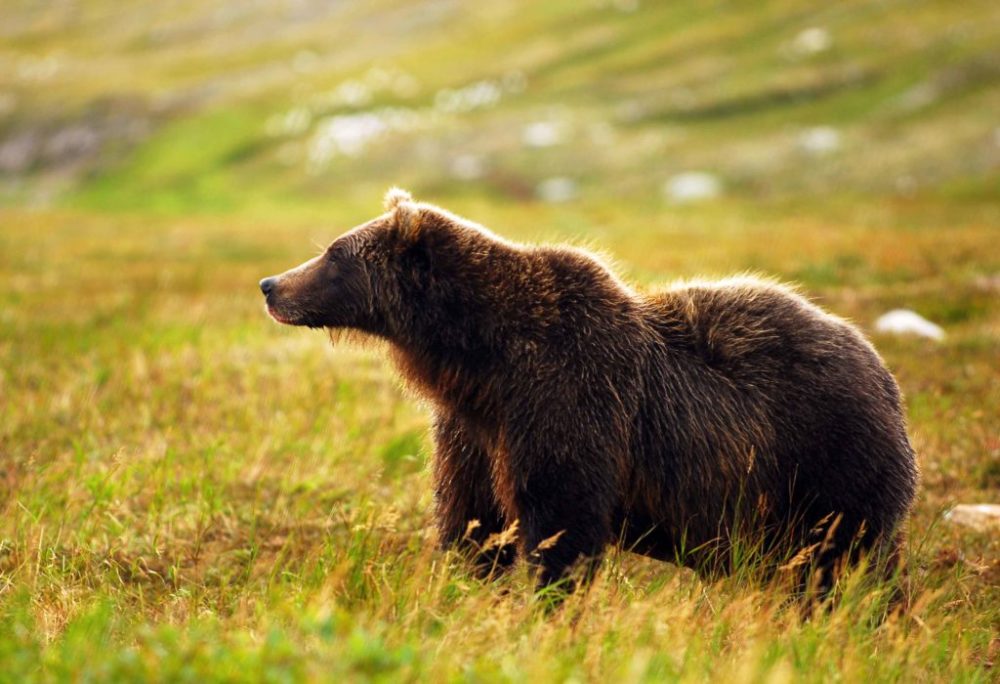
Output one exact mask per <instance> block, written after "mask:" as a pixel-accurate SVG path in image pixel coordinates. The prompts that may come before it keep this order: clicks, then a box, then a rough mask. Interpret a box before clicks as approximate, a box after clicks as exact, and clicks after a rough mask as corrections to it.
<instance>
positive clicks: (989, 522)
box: [944, 504, 1000, 532]
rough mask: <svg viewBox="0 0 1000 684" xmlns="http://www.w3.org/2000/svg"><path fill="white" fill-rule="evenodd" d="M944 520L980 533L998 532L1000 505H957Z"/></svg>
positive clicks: (999, 526) (999, 527)
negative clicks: (987, 531)
mask: <svg viewBox="0 0 1000 684" xmlns="http://www.w3.org/2000/svg"><path fill="white" fill-rule="evenodd" d="M944 519H945V520H947V521H948V522H951V523H954V524H956V525H962V526H963V527H971V528H972V529H974V530H978V531H980V532H984V531H986V530H1000V504H958V505H957V506H955V507H954V508H952V509H951V510H950V511H948V512H947V513H945V514H944Z"/></svg>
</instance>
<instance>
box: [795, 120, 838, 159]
mask: <svg viewBox="0 0 1000 684" xmlns="http://www.w3.org/2000/svg"><path fill="white" fill-rule="evenodd" d="M799 147H800V148H802V150H803V151H804V152H807V153H808V154H811V155H813V156H815V157H822V156H825V155H827V154H830V153H832V152H836V151H837V150H839V149H840V131H838V130H837V129H836V128H833V127H832V126H814V127H813V128H807V129H806V130H804V131H802V133H801V134H800V135H799Z"/></svg>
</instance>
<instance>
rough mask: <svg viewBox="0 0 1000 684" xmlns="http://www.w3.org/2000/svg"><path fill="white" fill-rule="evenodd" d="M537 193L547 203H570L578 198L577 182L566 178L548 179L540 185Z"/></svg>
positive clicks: (555, 177)
mask: <svg viewBox="0 0 1000 684" xmlns="http://www.w3.org/2000/svg"><path fill="white" fill-rule="evenodd" d="M535 192H536V193H537V194H538V197H539V198H540V199H542V200H543V201H545V202H553V203H559V202H569V201H570V200H572V199H573V198H575V197H576V194H577V188H576V181H575V180H573V179H572V178H567V177H566V176H554V177H552V178H546V179H545V180H543V181H542V182H541V183H539V184H538V187H537V188H535Z"/></svg>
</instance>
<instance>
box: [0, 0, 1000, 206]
mask: <svg viewBox="0 0 1000 684" xmlns="http://www.w3.org/2000/svg"><path fill="white" fill-rule="evenodd" d="M3 14H4V18H3V21H2V22H0V203H2V204H7V205H31V206H52V205H55V206H60V205H70V206H80V207H88V208H95V209H128V210H156V211H166V212H181V211H185V212H186V211H213V212H214V211H219V210H222V211H230V210H258V211H260V210H268V209H274V210H278V211H282V210H285V209H287V208H290V207H317V208H321V207H322V206H324V205H329V204H331V203H343V202H345V201H347V202H349V201H350V200H351V198H352V197H354V196H356V195H358V194H359V193H360V194H369V193H375V194H378V193H381V191H382V190H384V188H385V187H386V186H387V185H389V184H392V183H399V184H404V185H408V186H410V187H411V188H412V189H414V190H415V191H416V192H417V193H419V194H421V195H424V196H433V197H435V198H441V197H446V196H453V195H484V196H491V197H497V198H501V199H509V200H530V199H541V200H544V201H550V202H571V201H573V200H575V199H577V198H580V197H583V196H586V197H588V198H590V197H593V198H607V199H617V198H627V199H630V200H632V201H637V202H650V203H653V202H657V203H659V202H664V201H666V202H674V203H682V202H687V201H694V200H698V199H708V198H711V197H714V196H718V195H725V196H734V197H749V198H785V197H803V198H812V197H818V196H820V195H830V194H833V195H859V194H860V195H867V194H875V195H879V196H902V197H915V196H917V197H919V196H926V195H931V196H935V197H948V198H952V199H960V200H963V201H965V200H976V201H982V200H995V199H997V198H1000V183H998V182H997V181H998V175H1000V117H998V112H1000V4H998V3H996V2H989V1H985V0H966V1H963V2H960V3H959V2H953V1H949V0H937V1H914V0H886V1H885V2H870V1H865V2H859V1H854V2H839V3H832V4H830V5H829V6H827V7H825V8H822V9H816V4H815V3H807V2H792V1H787V0H782V1H771V2H760V3H741V2H711V3H702V2H693V1H690V2H671V3H652V2H640V1H639V0H593V1H591V2H585V3H579V2H569V1H558V2H543V3H537V2H526V1H524V0H499V1H497V2H491V3H460V2H454V1H450V0H423V1H419V2H416V1H415V2H399V1H398V0H375V1H370V0H369V1H366V2H360V1H358V0H346V1H342V2H325V1H320V0H286V1H284V2H264V1H262V0H218V1H215V2H195V1H193V0H180V1H178V2H170V3H156V2H151V1H150V0H138V1H136V2H129V3H120V2H112V1H111V0H84V1H79V2H74V1H69V0H65V1H53V2H45V3H40V2H36V1H34V0H6V2H5V3H4V11H3Z"/></svg>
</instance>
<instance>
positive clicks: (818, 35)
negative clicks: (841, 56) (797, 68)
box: [790, 26, 833, 57]
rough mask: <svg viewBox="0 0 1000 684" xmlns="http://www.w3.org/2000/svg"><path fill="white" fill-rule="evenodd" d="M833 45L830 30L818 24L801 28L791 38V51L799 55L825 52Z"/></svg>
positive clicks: (805, 55)
mask: <svg viewBox="0 0 1000 684" xmlns="http://www.w3.org/2000/svg"><path fill="white" fill-rule="evenodd" d="M832 45H833V39H832V38H831V37H830V32H829V31H827V30H826V29H825V28H822V27H819V26H810V27H809V28H806V29H802V30H801V31H799V33H798V34H797V35H796V36H795V38H794V39H793V40H792V44H791V46H790V47H791V52H792V54H794V55H796V56H800V57H807V56H809V55H816V54H819V53H820V52H826V51H827V50H829V49H830V47H831V46H832Z"/></svg>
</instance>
